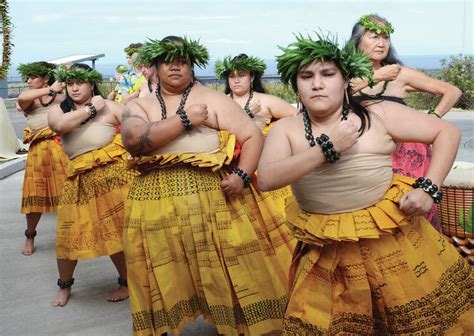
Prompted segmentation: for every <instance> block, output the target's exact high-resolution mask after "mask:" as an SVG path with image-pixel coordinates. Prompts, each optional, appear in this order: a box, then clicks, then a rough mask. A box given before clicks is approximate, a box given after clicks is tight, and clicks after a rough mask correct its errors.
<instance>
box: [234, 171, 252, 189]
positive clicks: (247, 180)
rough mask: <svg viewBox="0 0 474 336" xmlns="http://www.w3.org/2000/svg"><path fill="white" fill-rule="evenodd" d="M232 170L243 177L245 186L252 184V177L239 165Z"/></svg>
mask: <svg viewBox="0 0 474 336" xmlns="http://www.w3.org/2000/svg"><path fill="white" fill-rule="evenodd" d="M232 172H233V173H234V174H237V175H238V176H239V177H240V178H241V179H242V181H243V182H244V187H245V188H247V187H248V186H249V185H250V177H249V176H248V174H247V173H246V172H244V171H243V170H242V169H240V168H239V167H235V168H234V169H232Z"/></svg>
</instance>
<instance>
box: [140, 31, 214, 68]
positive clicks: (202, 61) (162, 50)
mask: <svg viewBox="0 0 474 336" xmlns="http://www.w3.org/2000/svg"><path fill="white" fill-rule="evenodd" d="M176 57H182V58H184V59H186V60H187V61H189V62H190V63H191V65H197V66H198V67H200V68H203V67H205V66H206V64H207V62H208V61H209V52H208V51H207V49H206V47H204V46H203V45H202V44H200V43H199V40H191V39H188V38H187V37H186V36H185V37H179V38H177V39H176V40H175V39H168V38H164V39H162V40H152V39H149V40H148V42H145V44H144V45H143V46H142V47H141V48H140V51H139V59H138V60H137V62H140V63H141V64H144V65H145V66H147V67H149V66H151V65H153V64H155V63H156V61H158V60H163V61H164V62H172V61H173V60H174V59H175V58H176Z"/></svg>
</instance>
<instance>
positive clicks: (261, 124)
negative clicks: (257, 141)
mask: <svg viewBox="0 0 474 336" xmlns="http://www.w3.org/2000/svg"><path fill="white" fill-rule="evenodd" d="M253 121H255V123H256V124H257V127H258V128H259V129H260V130H261V131H263V130H264V129H265V128H266V127H267V126H268V125H269V124H270V122H271V121H272V119H271V118H267V117H265V116H263V115H258V114H254V118H253Z"/></svg>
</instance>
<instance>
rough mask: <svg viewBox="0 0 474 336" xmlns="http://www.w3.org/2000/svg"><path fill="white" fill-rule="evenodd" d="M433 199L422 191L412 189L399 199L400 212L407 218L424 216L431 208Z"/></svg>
mask: <svg viewBox="0 0 474 336" xmlns="http://www.w3.org/2000/svg"><path fill="white" fill-rule="evenodd" d="M433 203H434V201H433V198H431V196H430V195H428V194H427V193H426V192H425V191H424V190H423V189H419V188H418V189H413V190H411V191H409V192H407V193H406V194H405V195H403V196H402V197H401V198H400V201H399V202H398V204H399V207H400V210H402V211H403V212H404V213H406V214H407V215H409V216H422V215H426V214H427V213H428V211H430V210H431V207H432V206H433Z"/></svg>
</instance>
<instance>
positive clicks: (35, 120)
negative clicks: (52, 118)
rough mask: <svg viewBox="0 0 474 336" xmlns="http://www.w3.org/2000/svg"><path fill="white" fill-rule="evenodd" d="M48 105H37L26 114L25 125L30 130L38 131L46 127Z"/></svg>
mask: <svg viewBox="0 0 474 336" xmlns="http://www.w3.org/2000/svg"><path fill="white" fill-rule="evenodd" d="M49 108H50V107H49V106H48V107H38V108H35V109H34V110H31V111H30V112H29V113H28V114H27V115H26V125H27V126H28V128H29V129H30V130H31V132H33V133H34V132H36V131H40V130H42V129H45V128H48V111H49Z"/></svg>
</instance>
